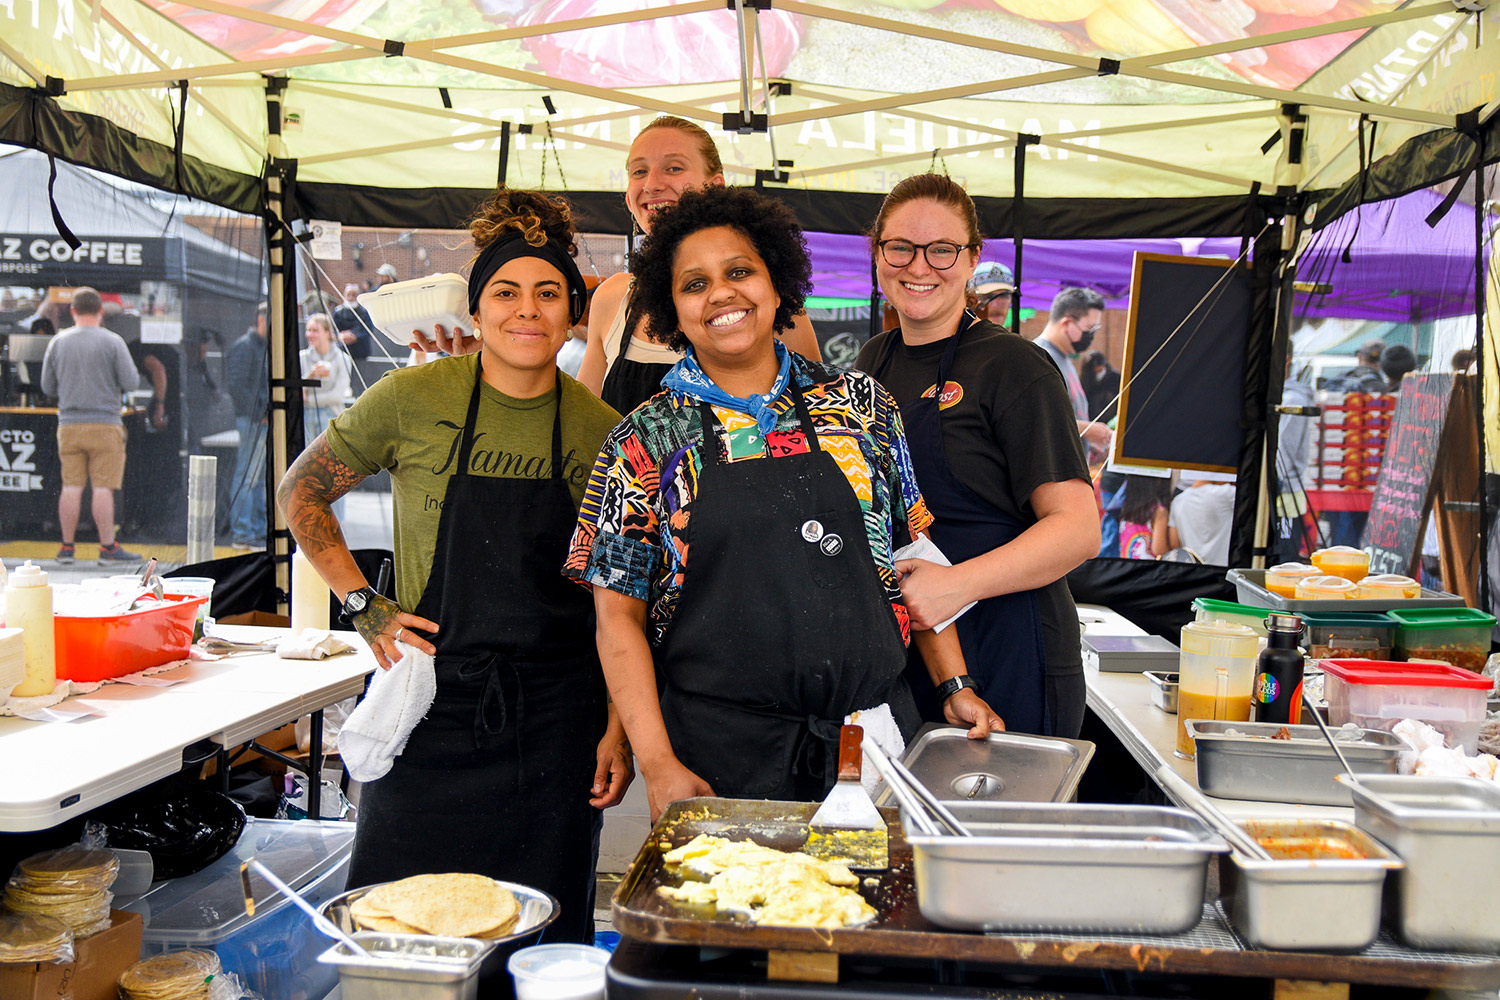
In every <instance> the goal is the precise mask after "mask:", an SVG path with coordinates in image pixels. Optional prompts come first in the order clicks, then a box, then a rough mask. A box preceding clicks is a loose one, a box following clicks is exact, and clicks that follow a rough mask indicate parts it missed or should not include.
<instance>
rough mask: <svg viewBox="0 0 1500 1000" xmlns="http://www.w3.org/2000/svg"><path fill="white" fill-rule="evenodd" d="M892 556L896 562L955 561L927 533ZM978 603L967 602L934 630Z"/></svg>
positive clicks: (945, 564)
mask: <svg viewBox="0 0 1500 1000" xmlns="http://www.w3.org/2000/svg"><path fill="white" fill-rule="evenodd" d="M891 556H892V558H893V559H894V560H895V561H896V562H900V561H901V560H902V559H925V560H927V561H928V562H933V563H937V564H938V565H939V566H952V565H953V563H952V562H950V561H949V559H948V557H947V556H945V555H943V550H942V549H940V548H938V547H937V543H936V542H934V541H933V540H932V539H930V538H928V537H927V536H926V535H918V536H917V540H916V541H914V542H912V543H911V544H910V545H903V546H901V547H900V548H899V549H897V550H896V551H895V552H893V553H892V554H891ZM976 603H978V602H977V601H970V602H969V603H968V604H965V605H964V606H963V607H961V608H959V609H958V612H957V613H956V614H954V616H953V617H952V618H949V619H948V620H947V621H945V622H941V623H939V624H937V625H934V626H933V627H932V630H933V631H934V632H941V631H942V630H943V629H945V628H947V627H948V626H949V625H952V624H953V623H954V622H956V621H958V620H959V618H961V617H962V616H963V614H964V612H966V611H968V610H969V609H970V608H972V607H973V606H974V605H975V604H976Z"/></svg>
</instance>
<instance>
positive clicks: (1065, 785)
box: [875, 725, 1094, 805]
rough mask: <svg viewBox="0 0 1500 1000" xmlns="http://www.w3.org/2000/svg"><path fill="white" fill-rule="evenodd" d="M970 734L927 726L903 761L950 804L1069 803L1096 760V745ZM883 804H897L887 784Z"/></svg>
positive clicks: (878, 796)
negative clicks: (1079, 783)
mask: <svg viewBox="0 0 1500 1000" xmlns="http://www.w3.org/2000/svg"><path fill="white" fill-rule="evenodd" d="M968 733H969V731H968V730H967V729H964V728H961V727H958V726H941V725H927V726H924V727H923V728H922V729H920V730H918V733H917V738H916V739H915V740H913V741H912V744H911V746H909V747H907V750H906V753H905V755H904V756H903V757H902V758H901V762H902V763H903V764H905V765H906V766H907V767H908V768H909V769H910V770H911V772H912V774H914V775H915V776H916V778H917V780H918V781H920V782H922V784H924V785H926V786H927V787H928V788H930V789H931V790H932V792H933V794H934V795H936V796H937V797H938V798H940V799H943V800H944V801H958V802H964V801H970V802H997V801H1007V802H1066V801H1068V800H1069V799H1071V798H1072V797H1073V793H1074V792H1076V791H1077V790H1078V782H1079V781H1080V780H1082V778H1083V772H1084V770H1085V769H1086V768H1087V767H1088V766H1089V761H1090V760H1092V759H1093V756H1094V744H1092V743H1089V742H1088V741H1087V740H1067V739H1062V738H1060V737H1053V736H1029V735H1026V734H1024V733H990V735H989V738H988V739H983V740H971V739H969V736H968ZM875 803H876V804H877V805H895V804H896V803H895V797H894V796H893V795H892V794H891V790H890V789H889V788H887V787H885V783H884V782H881V783H880V784H879V785H878V786H876V789H875Z"/></svg>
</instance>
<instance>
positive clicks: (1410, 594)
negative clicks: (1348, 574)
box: [1358, 573, 1422, 601]
mask: <svg viewBox="0 0 1500 1000" xmlns="http://www.w3.org/2000/svg"><path fill="white" fill-rule="evenodd" d="M1421 596H1422V585H1421V584H1420V583H1418V582H1417V581H1415V580H1413V579H1412V578H1411V577H1409V576H1402V575H1401V574H1400V573H1381V574H1380V575H1378V576H1367V577H1365V578H1364V579H1363V580H1361V581H1359V594H1358V599H1359V600H1361V601H1410V600H1412V599H1414V598H1417V597H1421Z"/></svg>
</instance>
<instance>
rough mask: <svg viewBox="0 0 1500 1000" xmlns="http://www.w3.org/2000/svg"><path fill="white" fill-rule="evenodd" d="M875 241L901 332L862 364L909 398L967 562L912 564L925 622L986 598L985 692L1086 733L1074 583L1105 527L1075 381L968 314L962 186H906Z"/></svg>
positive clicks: (929, 482)
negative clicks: (1078, 420)
mask: <svg viewBox="0 0 1500 1000" xmlns="http://www.w3.org/2000/svg"><path fill="white" fill-rule="evenodd" d="M870 242H871V249H872V250H873V251H874V253H875V266H876V276H877V278H878V280H879V282H880V288H881V291H882V292H883V293H884V294H885V297H886V300H887V301H888V302H889V303H890V304H891V306H892V308H894V309H895V311H896V314H897V316H898V318H899V319H900V321H901V325H900V326H899V327H898V328H897V329H895V330H890V331H887V332H886V333H882V334H880V335H879V336H877V337H874V338H872V339H871V340H870V342H869V343H868V344H866V345H865V347H864V350H863V351H861V352H860V355H859V360H858V361H857V362H856V367H858V368H859V369H861V370H863V371H867V372H869V373H871V374H872V375H874V376H875V377H876V378H877V379H878V380H879V381H880V382H881V384H883V385H884V386H885V387H886V388H887V389H888V390H890V393H891V395H892V396H894V397H895V398H896V401H897V403H898V404H899V405H900V408H901V416H902V420H903V422H904V424H905V427H906V433H907V440H908V442H909V443H910V446H911V453H912V463H913V465H914V466H915V467H916V473H917V481H918V482H919V483H921V484H922V493H923V496H925V497H926V498H927V504H928V507H929V508H930V509H931V511H932V514H933V516H934V518H935V520H934V522H933V525H932V539H933V541H935V542H936V543H937V544H938V547H939V548H941V549H942V550H943V552H944V553H945V554H946V555H947V556H948V558H949V559H951V560H952V561H953V564H954V565H953V566H951V567H948V566H941V565H938V564H936V563H932V562H927V561H925V560H903V561H901V562H899V563H897V566H896V569H897V571H898V572H899V573H900V574H901V575H902V580H901V593H902V597H903V598H904V600H905V601H906V604H907V607H908V608H909V609H910V610H911V614H912V624H913V626H914V627H916V628H924V627H925V628H930V627H932V625H934V624H936V623H939V622H942V621H945V620H946V619H948V618H949V617H951V616H952V615H954V614H956V613H957V612H958V611H959V609H961V608H963V607H964V606H965V605H966V604H968V603H969V602H971V601H977V602H978V604H977V605H976V606H975V607H974V608H972V609H971V610H970V611H969V612H968V613H967V614H965V615H964V616H963V617H962V618H960V619H959V620H958V625H957V628H958V636H959V641H960V643H961V644H962V646H963V651H964V658H965V660H966V661H967V662H968V664H969V668H970V672H971V673H972V674H973V676H974V678H975V679H976V680H977V681H978V682H979V684H980V694H981V695H982V696H983V697H984V698H985V700H986V701H988V702H989V703H990V704H991V705H993V706H994V707H995V710H996V711H997V712H999V713H1000V714H1001V715H1002V716H1003V717H1004V719H1005V724H1006V727H1007V728H1008V729H1010V730H1012V731H1016V732H1030V733H1044V734H1050V735H1055V736H1067V737H1076V736H1077V735H1078V730H1079V727H1080V726H1081V725H1082V722H1083V703H1084V682H1083V664H1082V658H1081V653H1080V650H1079V643H1078V619H1077V611H1076V609H1075V607H1074V605H1073V599H1072V597H1071V596H1070V595H1069V593H1068V588H1067V584H1066V582H1065V581H1064V580H1063V576H1064V575H1065V574H1066V573H1067V572H1068V571H1069V570H1071V569H1073V567H1075V566H1077V565H1078V564H1080V563H1081V562H1083V561H1084V560H1085V559H1087V558H1089V557H1090V556H1092V555H1094V554H1095V553H1096V552H1098V551H1099V520H1098V515H1097V512H1096V510H1095V507H1094V494H1093V491H1092V489H1090V487H1089V481H1088V468H1087V466H1085V465H1084V456H1083V449H1082V447H1081V442H1080V441H1079V438H1078V429H1077V427H1076V425H1075V424H1074V422H1073V411H1072V409H1071V407H1070V406H1069V403H1068V395H1067V391H1066V389H1065V388H1064V386H1063V381H1062V377H1061V376H1060V375H1059V374H1058V371H1057V368H1056V367H1054V366H1053V364H1052V362H1051V360H1050V359H1048V357H1047V355H1046V354H1045V353H1044V352H1043V351H1042V350H1040V349H1039V348H1038V347H1037V346H1036V345H1035V344H1032V343H1030V342H1028V341H1026V340H1023V339H1022V338H1020V337H1014V336H1007V335H1006V334H1005V333H1004V332H1003V331H1002V330H1001V329H1000V328H999V327H997V326H995V325H994V324H993V323H990V322H987V321H985V320H981V319H978V318H977V317H975V316H974V315H973V314H972V313H970V312H968V311H967V310H966V309H965V297H964V291H965V286H966V284H967V283H968V281H969V279H970V277H972V275H973V273H974V268H975V266H976V264H977V263H978V260H979V248H980V238H979V223H978V219H977V217H976V215H975V212H974V203H973V202H972V201H971V200H970V199H969V196H968V194H967V193H966V192H965V191H964V189H963V188H962V187H960V186H959V185H958V184H957V183H955V182H954V181H952V180H950V179H949V178H947V177H943V176H940V175H937V174H921V175H918V176H915V177H909V178H907V179H906V180H904V181H902V182H901V183H900V184H897V185H896V187H895V188H894V189H892V191H891V193H890V194H888V195H887V196H886V198H885V202H884V203H883V204H882V205H881V207H880V214H879V215H877V216H876V218H875V224H874V226H873V227H872V228H871V230H870ZM913 667H915V670H914V669H913ZM907 678H908V680H909V681H910V682H911V686H912V690H913V692H914V694H915V695H916V696H917V700H918V704H919V707H921V708H922V711H923V714H924V716H926V717H927V718H929V719H933V720H937V719H940V718H941V716H940V715H939V714H938V713H937V712H936V711H935V710H934V709H933V706H932V703H931V699H930V691H931V684H930V682H928V681H927V680H926V671H925V670H923V669H922V668H921V665H920V664H913V665H910V666H908V668H907ZM924 702H925V703H924Z"/></svg>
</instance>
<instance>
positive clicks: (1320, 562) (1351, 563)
mask: <svg viewBox="0 0 1500 1000" xmlns="http://www.w3.org/2000/svg"><path fill="white" fill-rule="evenodd" d="M1312 564H1313V565H1314V566H1316V567H1317V568H1318V569H1320V570H1322V571H1323V572H1324V573H1326V574H1328V575H1329V576H1341V577H1343V578H1344V579H1346V580H1348V581H1349V582H1350V583H1358V582H1359V581H1361V580H1363V579H1364V578H1365V577H1367V576H1369V575H1370V554H1369V553H1368V552H1366V551H1364V550H1363V549H1356V548H1354V547H1352V546H1349V545H1335V546H1333V547H1332V548H1327V549H1319V550H1318V551H1316V552H1314V553H1313V554H1312Z"/></svg>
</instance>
